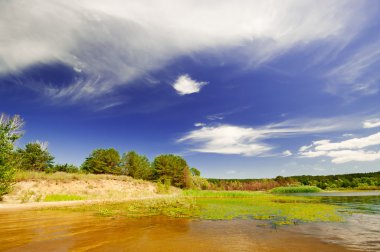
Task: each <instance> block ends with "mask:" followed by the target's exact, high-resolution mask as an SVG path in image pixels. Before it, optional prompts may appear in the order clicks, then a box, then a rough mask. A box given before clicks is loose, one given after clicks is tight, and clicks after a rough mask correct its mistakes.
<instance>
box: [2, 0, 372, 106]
mask: <svg viewBox="0 0 380 252" xmlns="http://www.w3.org/2000/svg"><path fill="white" fill-rule="evenodd" d="M361 7H362V2H361V1H330V0H328V1H327V0H323V1H312V0H310V1H308V0H283V1H267V0H263V1H249V0H243V1H228V0H219V1H214V0H208V1H202V2H199V1H193V0H183V1H177V0H165V1H164V0H157V1H148V0H130V1H122V0H110V1H106V2H105V1H101V0H75V1H74V0H73V1H67V0H50V1H44V0H29V1H25V0H12V1H1V2H0V37H1V38H2V39H1V40H0V75H7V74H18V73H20V71H23V70H24V69H27V68H29V67H33V66H38V65H44V64H52V63H57V62H58V63H63V64H65V65H67V66H70V67H71V68H72V69H74V71H75V72H76V73H77V74H78V75H79V77H78V78H76V80H75V81H74V83H71V85H69V86H66V87H59V86H57V85H54V83H53V84H51V83H49V84H47V83H45V84H44V85H41V86H39V87H38V89H41V90H42V92H43V93H45V94H47V95H49V96H50V97H52V98H53V99H55V98H65V99H71V100H72V101H80V100H83V99H92V98H96V97H98V96H101V95H105V94H109V93H112V92H113V91H115V89H117V88H118V87H120V86H124V85H129V84H130V83H132V82H133V81H134V80H136V79H138V78H141V76H143V75H144V74H147V73H149V72H150V71H153V70H157V69H161V68H163V67H164V66H165V65H167V64H169V63H170V62H171V61H173V60H175V59H176V58H178V57H180V56H183V55H188V54H191V53H194V52H200V51H205V50H209V49H212V50H213V52H215V53H217V52H218V49H223V48H227V47H247V53H244V54H243V55H244V56H243V58H246V59H245V60H246V61H248V62H250V63H252V64H253V65H257V64H260V63H263V62H266V61H268V60H270V59H272V58H274V57H276V56H278V55H281V54H283V53H284V52H285V51H287V50H289V49H291V48H294V47H296V46H300V45H306V44H308V43H311V42H314V41H329V42H331V43H339V42H340V41H341V40H347V38H349V37H350V36H348V35H347V34H351V35H352V36H353V35H354V34H355V33H356V30H358V29H359V28H358V27H360V21H358V20H362V19H363V17H364V16H365V15H364V14H363V13H364V12H363V11H362V10H361ZM359 17H360V18H359ZM348 30H349V33H348V32H347V31H348ZM369 61H370V62H372V60H369ZM337 72H339V69H338V70H337ZM24 85H25V86H29V85H32V84H30V83H24Z"/></svg>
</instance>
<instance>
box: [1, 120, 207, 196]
mask: <svg viewBox="0 0 380 252" xmlns="http://www.w3.org/2000/svg"><path fill="white" fill-rule="evenodd" d="M22 125H23V121H22V119H21V118H20V117H19V116H14V117H9V116H7V115H4V114H1V115H0V197H1V196H2V195H4V194H6V193H7V192H8V191H9V189H10V186H11V183H12V177H13V174H14V172H15V171H16V170H30V171H40V172H47V173H53V172H68V173H93V174H113V175H128V176H131V177H133V178H135V179H143V180H150V181H155V182H157V183H158V188H162V190H165V189H166V190H167V189H168V188H169V187H170V185H172V186H176V187H179V188H194V189H196V188H198V189H205V188H207V187H208V182H207V180H206V179H204V178H201V177H200V171H199V170H198V169H196V168H190V167H189V166H188V164H187V162H186V160H185V159H184V158H182V157H180V156H177V155H173V154H163V155H159V156H157V157H155V158H154V160H153V162H150V161H149V159H148V158H147V157H146V156H144V155H140V154H138V153H137V152H135V151H129V152H126V153H124V154H122V155H120V153H119V152H118V151H117V150H115V149H113V148H109V149H96V150H94V151H93V152H92V153H91V154H90V155H89V156H88V157H87V158H86V160H85V161H84V162H83V164H82V165H81V166H80V167H76V166H75V165H72V164H55V163H54V157H53V155H52V154H51V153H50V152H49V150H48V146H47V144H46V143H44V142H39V141H36V142H31V143H28V144H26V145H25V147H24V148H17V149H15V148H14V142H15V141H16V140H17V139H19V138H20V137H21V136H22V131H21V129H22Z"/></svg>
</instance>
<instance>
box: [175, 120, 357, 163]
mask: <svg viewBox="0 0 380 252" xmlns="http://www.w3.org/2000/svg"><path fill="white" fill-rule="evenodd" d="M346 126H347V125H344V122H343V121H339V120H335V121H334V120H332V119H330V120H328V119H325V120H323V119H320V120H288V121H284V122H281V123H276V124H269V125H265V126H261V127H245V126H237V125H228V124H218V125H213V126H207V125H205V124H199V125H198V127H197V129H195V130H192V131H190V132H188V133H186V134H185V135H184V136H183V137H181V138H180V139H178V140H177V141H178V142H180V143H188V144H190V145H192V146H193V147H192V148H191V151H194V152H204V153H218V154H235V155H242V156H263V155H267V154H270V151H271V150H273V149H275V146H273V145H271V144H268V143H267V142H266V140H271V139H275V138H285V137H295V136H299V135H303V134H311V133H321V132H331V131H336V130H339V129H342V128H343V127H346ZM348 127H353V126H350V125H348ZM280 155H281V156H291V155H292V153H291V151H290V150H285V151H284V152H283V153H281V154H280Z"/></svg>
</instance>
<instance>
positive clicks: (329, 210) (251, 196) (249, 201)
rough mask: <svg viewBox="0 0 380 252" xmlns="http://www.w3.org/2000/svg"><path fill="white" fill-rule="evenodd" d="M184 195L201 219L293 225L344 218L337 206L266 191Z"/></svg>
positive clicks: (186, 193) (188, 192)
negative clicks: (266, 221) (267, 221)
mask: <svg viewBox="0 0 380 252" xmlns="http://www.w3.org/2000/svg"><path fill="white" fill-rule="evenodd" d="M183 194H184V195H185V196H187V197H193V198H195V199H196V202H197V206H198V207H199V212H198V213H199V215H198V216H197V217H199V218H201V219H209V220H230V219H236V218H240V219H248V218H251V219H258V220H269V221H270V222H271V223H273V224H295V223H299V222H330V221H331V222H337V221H342V220H343V217H342V216H341V215H340V214H339V212H338V210H340V207H337V206H334V205H328V204H323V203H320V202H318V200H317V199H309V198H305V197H298V196H297V197H296V196H285V195H283V196H281V195H274V194H269V193H265V192H247V191H221V192H220V191H196V190H187V191H184V192H183Z"/></svg>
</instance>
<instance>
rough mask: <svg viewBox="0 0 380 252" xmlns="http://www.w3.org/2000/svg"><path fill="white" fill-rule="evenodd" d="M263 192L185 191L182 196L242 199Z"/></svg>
mask: <svg viewBox="0 0 380 252" xmlns="http://www.w3.org/2000/svg"><path fill="white" fill-rule="evenodd" d="M262 193H263V192H250V191H208V190H203V191H200V190H185V191H183V195H184V196H188V197H189V196H190V197H195V198H244V197H253V196H256V195H258V194H262Z"/></svg>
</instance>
